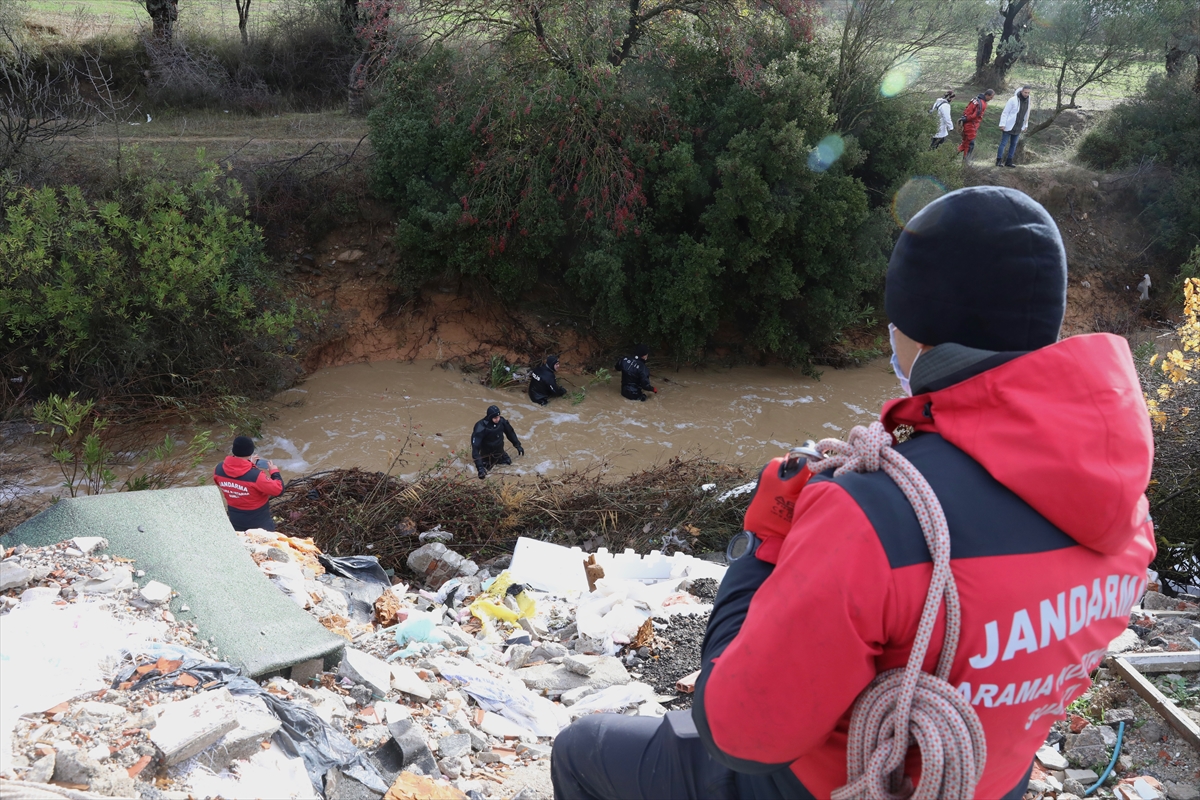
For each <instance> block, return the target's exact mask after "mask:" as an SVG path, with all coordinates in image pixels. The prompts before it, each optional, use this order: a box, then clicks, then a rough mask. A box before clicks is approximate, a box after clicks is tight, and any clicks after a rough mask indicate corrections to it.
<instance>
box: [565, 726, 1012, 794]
mask: <svg viewBox="0 0 1200 800" xmlns="http://www.w3.org/2000/svg"><path fill="white" fill-rule="evenodd" d="M691 716H692V712H690V711H671V712H669V713H668V714H667V716H666V717H663V718H661V719H655V718H653V717H630V716H625V715H623V714H593V715H591V716H587V717H582V718H581V719H579V720H576V721H575V722H573V723H572V724H571V725H569V726H568V727H566V728H564V729H563V731H562V732H561V733H560V734H558V738H556V739H555V740H554V750H553V751H552V752H551V754H550V780H551V782H552V783H553V784H554V800H783V799H784V798H789V799H790V800H815V798H814V797H813V794H812V793H811V792H809V791H808V790H807V789H806V788H805V787H804V785H803V784H802V783H800V781H799V780H798V779H797V778H796V776H795V774H794V773H793V772H792V771H791V770H790V769H787V768H784V769H781V770H779V771H777V772H772V773H768V774H763V775H750V774H747V773H743V772H734V771H733V770H731V769H729V768H728V767H725V766H723V765H721V764H719V763H717V761H716V760H715V759H713V757H712V756H710V755H709V754H708V751H707V750H706V749H705V748H704V743H703V742H702V741H701V740H700V738H699V737H698V736H697V735H696V733H695V730H696V729H695V726H694V725H693V724H692V721H691ZM1032 770H1033V763H1032V762H1031V763H1030V765H1029V771H1027V772H1026V773H1025V777H1024V778H1022V779H1021V780H1020V782H1018V783H1017V785H1016V786H1015V787H1013V789H1012V790H1011V791H1009V792H1008V793H1007V794H1005V795H1004V797H1003V798H1001V800H1020V798H1021V797H1022V796H1023V795H1024V794H1025V789H1026V786H1027V785H1028V783H1029V774H1030V771H1032Z"/></svg>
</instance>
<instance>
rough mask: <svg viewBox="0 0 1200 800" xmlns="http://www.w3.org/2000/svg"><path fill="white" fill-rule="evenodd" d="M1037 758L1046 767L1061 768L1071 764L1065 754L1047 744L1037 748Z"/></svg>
mask: <svg viewBox="0 0 1200 800" xmlns="http://www.w3.org/2000/svg"><path fill="white" fill-rule="evenodd" d="M1037 760H1038V763H1039V764H1041V765H1042V766H1043V767H1045V768H1046V769H1053V770H1063V769H1066V768H1067V767H1069V766H1071V764H1070V762H1068V761H1067V757H1066V756H1064V755H1063V754H1062V753H1060V752H1058V751H1057V750H1055V749H1054V748H1053V747H1050V746H1049V745H1042V746H1041V747H1039V748H1038V751H1037Z"/></svg>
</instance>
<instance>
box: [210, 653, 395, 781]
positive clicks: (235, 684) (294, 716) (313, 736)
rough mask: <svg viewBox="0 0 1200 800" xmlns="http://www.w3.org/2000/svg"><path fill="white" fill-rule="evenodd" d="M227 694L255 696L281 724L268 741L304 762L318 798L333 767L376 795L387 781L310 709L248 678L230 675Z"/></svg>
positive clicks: (349, 743)
mask: <svg viewBox="0 0 1200 800" xmlns="http://www.w3.org/2000/svg"><path fill="white" fill-rule="evenodd" d="M226 688H228V689H229V691H230V693H231V694H235V695H242V696H246V697H258V698H260V699H261V700H262V701H263V702H264V703H266V704H267V708H269V709H270V710H271V713H272V714H274V715H275V717H276V718H277V719H278V720H279V721H280V723H282V724H281V725H280V728H279V730H278V731H277V732H276V733H275V736H274V737H273V738H272V739H271V741H272V742H273V743H274V744H275V745H277V746H278V747H279V748H280V749H281V750H283V752H284V754H285V755H287V756H289V757H291V758H299V759H301V760H303V761H304V769H305V770H306V771H307V772H308V779H309V780H310V781H312V785H313V788H314V789H316V790H317V794H319V795H320V796H321V797H324V796H325V773H326V772H328V771H329V770H331V769H334V768H335V767H336V768H337V769H339V770H341V771H342V772H343V773H345V774H346V775H349V776H350V777H351V778H354V779H355V780H356V781H358V782H359V783H361V784H363V785H364V786H367V787H369V788H371V789H373V790H375V791H377V792H379V793H380V794H383V793H384V792H386V791H387V790H388V788H389V786H388V784H387V783H386V782H385V781H384V780H383V776H381V775H380V774H379V771H378V770H377V769H375V767H374V766H373V765H372V764H371V763H370V762H369V761H368V760H367V757H366V755H365V754H364V753H363V752H361V751H360V750H359V749H358V748H357V747H355V746H354V743H353V742H351V741H350V740H349V739H347V738H346V737H345V736H343V735H342V734H340V733H338V732H337V731H336V730H334V729H333V728H332V727H330V725H329V724H328V723H326V722H325V720H323V719H321V718H320V717H319V716H317V713H316V712H315V711H313V710H312V709H311V708H305V707H304V706H301V705H299V704H297V703H293V702H291V701H288V700H284V699H282V698H280V697H276V696H275V695H273V694H271V693H270V692H268V691H267V690H265V689H263V688H262V687H261V686H259V685H258V684H257V683H255V682H254V681H252V680H251V679H249V678H245V677H237V678H233V679H231V680H230V681H229V683H228V684H226Z"/></svg>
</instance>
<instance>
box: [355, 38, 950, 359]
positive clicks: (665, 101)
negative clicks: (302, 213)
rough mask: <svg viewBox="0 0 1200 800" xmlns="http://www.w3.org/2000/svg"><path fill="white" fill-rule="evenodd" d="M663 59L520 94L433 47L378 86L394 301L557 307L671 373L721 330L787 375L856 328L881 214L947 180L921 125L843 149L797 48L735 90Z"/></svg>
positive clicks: (902, 125) (713, 56)
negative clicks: (661, 362)
mask: <svg viewBox="0 0 1200 800" xmlns="http://www.w3.org/2000/svg"><path fill="white" fill-rule="evenodd" d="M760 44H761V43H760ZM661 46H662V49H661V51H660V52H659V54H658V56H657V57H654V58H646V59H642V60H639V61H632V62H628V63H626V64H625V65H623V66H621V67H619V68H614V67H612V66H611V65H609V64H608V63H600V64H593V65H586V64H585V65H578V66H576V67H575V68H574V69H572V70H566V69H562V70H554V69H549V68H547V69H543V70H542V71H539V72H536V73H535V74H533V75H530V74H529V72H528V69H529V67H528V62H527V61H522V60H521V59H519V58H515V57H514V58H512V59H511V61H510V59H509V58H508V57H507V54H505V53H503V52H500V53H498V54H493V55H494V56H495V57H489V58H486V59H476V58H472V57H471V56H470V55H469V54H465V53H464V52H462V51H460V50H456V49H454V48H452V47H449V46H438V47H435V48H433V49H431V50H430V51H429V52H428V53H427V54H425V55H424V56H422V57H421V58H419V59H417V60H416V61H415V62H411V63H406V64H404V65H402V66H400V67H398V68H397V69H396V70H395V71H394V73H393V75H392V77H391V79H390V82H389V85H388V87H387V91H386V92H385V95H384V99H383V101H382V102H381V103H380V105H379V106H377V107H376V109H375V110H374V111H373V112H372V114H371V117H370V121H371V138H372V145H373V147H374V150H375V152H376V172H375V177H376V187H377V190H378V191H379V192H380V193H381V194H383V195H384V196H385V197H387V198H388V199H390V200H393V201H394V202H395V203H396V204H397V206H398V212H399V219H400V221H399V225H398V228H397V243H398V246H399V248H400V249H401V251H402V252H403V254H404V258H403V259H402V261H403V272H402V273H400V274H398V275H397V276H396V277H397V280H398V282H399V283H400V284H401V285H402V286H410V287H415V286H417V285H419V284H420V282H421V281H423V280H424V279H426V278H428V277H429V276H431V275H433V274H436V273H440V272H443V271H450V272H454V273H457V274H461V275H466V276H473V277H477V278H478V279H480V280H482V281H484V282H486V283H487V284H488V285H490V286H491V287H492V288H493V289H495V290H496V291H497V292H499V293H500V294H501V295H502V296H504V297H506V298H516V297H518V296H520V295H521V294H522V293H524V292H527V291H529V290H530V289H532V288H533V287H535V286H538V285H540V284H545V283H551V284H558V285H563V286H565V287H566V288H567V289H568V291H567V292H566V294H567V295H568V296H573V297H574V298H576V299H577V301H578V303H579V305H580V306H581V307H582V308H584V309H586V310H587V313H589V314H590V316H591V319H592V321H593V323H594V324H596V325H597V326H600V327H602V328H604V329H607V330H610V331H613V332H619V333H621V334H624V335H627V336H630V337H636V338H642V339H646V340H650V341H653V342H656V343H660V344H663V345H666V346H667V347H668V349H669V350H670V351H671V352H672V354H673V355H675V356H676V357H678V358H690V357H693V356H695V355H698V354H699V353H700V352H701V351H702V350H703V348H704V347H705V346H706V345H709V344H711V343H712V337H713V336H714V334H715V333H716V331H717V330H718V329H719V328H722V326H731V327H727V328H723V330H736V331H738V338H739V339H741V340H742V341H744V342H745V343H746V344H748V345H749V346H751V347H753V348H755V349H758V350H761V351H766V352H773V353H778V354H780V355H783V356H785V357H787V358H790V359H793V360H803V359H804V358H806V356H807V355H808V354H809V353H810V352H811V350H812V348H813V347H816V346H819V345H821V344H824V343H826V342H828V341H829V340H830V339H831V338H832V337H833V336H834V335H835V334H836V333H837V332H838V331H839V330H841V329H843V328H844V327H846V326H847V325H850V324H852V323H854V322H855V321H856V320H858V319H861V318H862V316H863V314H864V313H865V312H866V311H867V309H868V308H869V306H870V304H871V303H872V302H873V301H874V300H875V298H874V294H875V293H876V292H877V291H878V289H879V287H880V286H881V282H882V276H883V273H884V269H885V267H886V257H887V253H888V251H889V250H890V247H891V243H892V236H893V234H894V233H895V232H896V226H895V224H894V223H892V222H891V221H890V218H889V217H888V215H887V214H886V212H885V209H886V208H887V207H888V206H889V205H890V202H891V197H892V194H893V193H894V192H895V190H896V189H897V188H898V187H899V186H900V185H902V184H903V183H904V181H905V180H907V179H908V178H911V177H913V176H916V175H921V174H931V173H932V174H935V175H937V176H938V177H940V178H941V179H943V180H949V178H948V176H949V175H951V174H953V173H954V170H953V169H952V166H951V164H952V161H953V159H952V158H950V157H949V156H947V155H946V154H944V153H943V154H937V153H935V154H932V155H931V154H928V153H927V152H926V151H927V145H926V142H927V140H928V136H929V131H928V130H927V129H928V128H929V124H928V120H927V119H920V118H919V114H917V115H914V114H913V113H910V112H909V111H906V110H904V109H903V108H902V106H901V103H900V102H899V101H895V102H887V103H884V104H883V105H882V106H881V107H880V109H879V110H878V111H877V112H876V114H875V117H874V119H872V120H868V121H867V122H866V123H864V125H863V129H862V130H861V131H859V132H857V134H858V136H859V137H860V138H856V136H854V135H845V136H844V137H843V136H839V135H836V134H834V122H835V118H834V116H833V114H832V113H830V110H829V106H830V94H829V83H830V76H831V73H832V68H831V64H830V62H829V59H828V58H827V57H826V56H825V55H824V54H823V53H822V52H821V50H820V48H819V46H818V45H815V44H805V43H798V42H796V41H789V40H786V39H782V38H781V39H778V40H775V41H774V42H773V44H771V45H770V46H764V47H763V49H762V51H761V52H759V53H757V55H758V56H759V57H760V58H761V64H760V66H759V67H758V68H757V69H756V70H754V71H753V73H752V74H750V75H746V74H738V73H737V72H736V71H735V70H731V69H730V65H729V62H728V60H727V59H726V58H725V57H724V55H723V54H722V53H720V52H719V51H718V50H717V49H716V48H714V47H711V46H708V45H706V44H705V43H703V42H697V41H696V40H695V39H693V38H692V37H687V36H680V37H679V38H677V39H674V40H671V41H669V42H666V43H665V44H662V45H661ZM514 65H515V66H514ZM518 67H519V69H518ZM831 135H832V139H828V140H827V138H826V137H830V136H831ZM868 140H869V141H871V142H872V143H873V146H875V147H878V148H879V149H880V151H881V152H883V153H885V155H883V156H881V157H877V158H874V159H872V158H871V153H870V152H869V151H868V150H864V148H863V147H862V146H861V145H860V141H868ZM822 141H826V143H827V144H832V147H833V149H832V150H830V151H828V152H827V151H825V150H821V151H818V150H817V146H818V143H820V142H822ZM939 155H940V156H944V157H943V158H940V159H939V158H937V156H939ZM819 156H824V157H823V158H819ZM869 189H870V191H869Z"/></svg>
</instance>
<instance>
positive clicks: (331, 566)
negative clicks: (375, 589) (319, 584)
mask: <svg viewBox="0 0 1200 800" xmlns="http://www.w3.org/2000/svg"><path fill="white" fill-rule="evenodd" d="M317 560H318V561H320V562H321V566H322V567H324V568H325V571H326V572H329V573H332V574H333V575H341V576H342V577H343V578H351V579H353V580H356V581H362V582H363V583H377V584H379V585H380V586H382V587H383V588H384V589H388V588H390V587H391V585H392V579H391V578H389V577H388V575H387V573H386V572H384V571H383V567H381V566H379V559H378V558H376V557H375V556H327V555H325V554H324V553H321V554H319V555H318V556H317Z"/></svg>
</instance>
